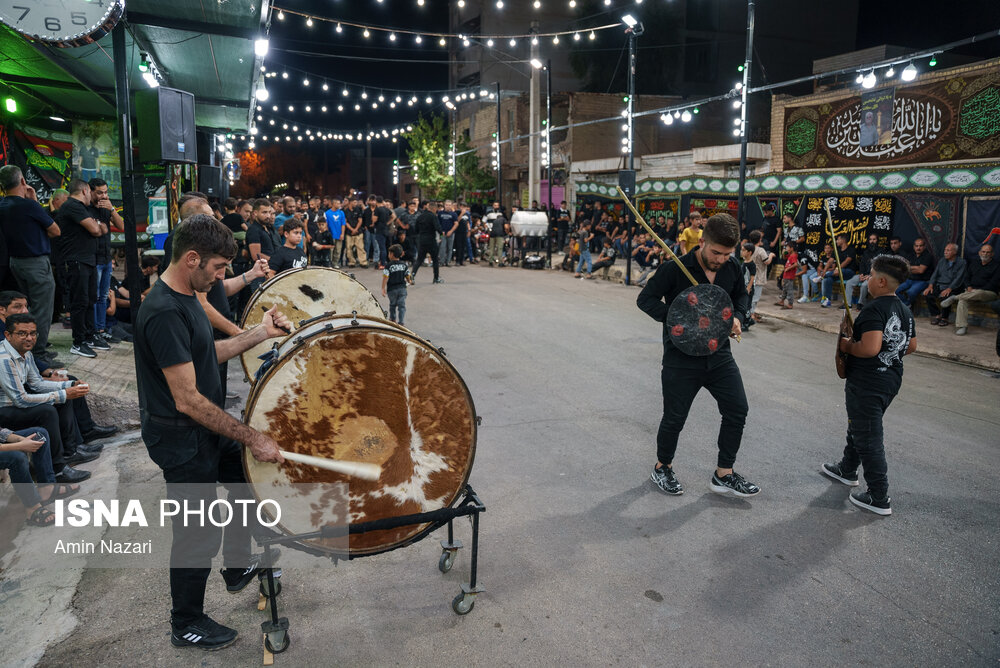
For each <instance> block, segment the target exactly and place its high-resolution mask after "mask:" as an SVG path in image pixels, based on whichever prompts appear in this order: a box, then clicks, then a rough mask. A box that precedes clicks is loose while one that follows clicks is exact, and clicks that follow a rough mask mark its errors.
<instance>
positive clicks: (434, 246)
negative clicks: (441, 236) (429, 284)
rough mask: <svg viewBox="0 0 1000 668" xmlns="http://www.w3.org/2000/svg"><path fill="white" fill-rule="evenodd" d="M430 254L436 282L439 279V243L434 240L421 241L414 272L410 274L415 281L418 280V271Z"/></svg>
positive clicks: (415, 259) (414, 261)
mask: <svg viewBox="0 0 1000 668" xmlns="http://www.w3.org/2000/svg"><path fill="white" fill-rule="evenodd" d="M428 253H430V254H431V263H432V265H433V267H434V280H435V281H436V280H437V279H438V243H437V241H435V240H434V239H421V240H420V246H419V247H418V248H417V255H416V257H414V258H413V271H411V272H410V273H411V274H413V280H414V281H415V280H417V269H420V265H421V264H423V262H424V258H425V257H427V254H428Z"/></svg>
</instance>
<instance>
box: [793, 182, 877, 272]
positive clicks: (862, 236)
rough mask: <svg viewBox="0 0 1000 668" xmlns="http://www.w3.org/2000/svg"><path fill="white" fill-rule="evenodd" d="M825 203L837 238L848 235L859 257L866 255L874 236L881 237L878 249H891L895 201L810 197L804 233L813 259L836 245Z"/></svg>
mask: <svg viewBox="0 0 1000 668" xmlns="http://www.w3.org/2000/svg"><path fill="white" fill-rule="evenodd" d="M825 203H829V205H830V214H831V216H832V217H833V232H834V235H835V236H836V235H840V234H846V235H847V245H848V246H849V247H851V248H854V249H855V250H856V251H858V252H859V253H860V252H862V251H864V250H865V248H867V247H868V234H869V233H871V232H874V233H875V234H877V235H878V237H879V245H881V246H883V247H886V248H887V247H888V246H889V237H891V236H892V226H893V219H894V213H895V200H894V199H893V198H892V197H877V196H866V195H862V196H844V197H832V196H831V197H807V198H806V202H805V220H804V221H803V224H802V229H803V230H804V231H805V233H806V238H805V240H806V251H807V252H810V253H815V255H814V257H816V256H818V255H819V253H821V252H822V251H823V246H824V244H827V243H833V239H831V238H830V233H829V231H828V230H827V224H826V207H825V206H824V204H825Z"/></svg>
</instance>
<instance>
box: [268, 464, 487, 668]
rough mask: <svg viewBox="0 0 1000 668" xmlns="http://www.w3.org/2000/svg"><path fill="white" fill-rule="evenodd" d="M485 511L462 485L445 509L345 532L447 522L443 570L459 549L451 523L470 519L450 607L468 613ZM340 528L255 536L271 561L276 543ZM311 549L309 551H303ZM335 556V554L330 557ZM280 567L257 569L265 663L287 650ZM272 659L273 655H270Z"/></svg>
mask: <svg viewBox="0 0 1000 668" xmlns="http://www.w3.org/2000/svg"><path fill="white" fill-rule="evenodd" d="M485 511H486V506H485V504H483V502H482V500H481V499H480V498H479V496H478V495H477V494H476V492H475V490H473V489H472V487H471V486H470V485H468V484H467V485H466V486H465V489H464V490H463V495H462V497H461V498H460V499H459V500H458V502H457V503H456V504H455V505H454V506H451V507H449V508H442V509H440V510H432V511H430V512H426V513H416V514H414V515H401V516H399V517H387V518H385V519H381V520H374V521H371V522H362V523H361V524H351V525H348V527H347V529H348V534H361V533H368V532H369V531H382V530H385V529H396V528H398V527H403V526H411V525H414V524H431V527H430V529H429V530H428V531H427V532H426V533H424V536H427V535H430V533H432V532H433V531H436V530H438V529H440V528H441V527H442V526H444V525H446V524H447V525H448V540H443V541H441V550H442V551H441V558H440V559H438V570H440V571H441V572H442V573H447V572H448V571H450V570H451V567H452V566H453V565H454V564H455V556H456V553H457V552H458V550H460V549H462V541H460V540H455V531H454V526H453V522H454V520H455V518H457V517H468V518H469V519H470V520H471V522H472V563H471V565H470V570H469V583H468V584H463V585H462V591H461V592H460V593H459V594H458V595H457V596H456V597H455V598H454V599H452V601H451V609H452V610H453V611H454V612H455V614H457V615H466V614H468V613H469V612H470V611H471V610H472V608H473V606H474V605H475V604H476V594H478V593H480V592H482V591H484V590H483V588H482V587H480V586H479V584H478V582H477V580H476V578H477V575H478V573H477V570H478V566H479V515H480V513H483V512H485ZM343 535H344V528H343V527H326V528H323V529H320V530H319V531H312V532H309V533H301V534H295V535H290V536H275V537H271V538H258V539H257V544H258V545H260V546H261V547H263V548H264V558H265V561H264V563H274V556H275V555H274V553H273V552H272V550H273V548H274V546H275V545H277V544H284V543H296V542H299V541H307V540H315V539H318V538H337V537H343ZM307 551H310V552H312V550H307ZM363 556H372V555H354V556H351V557H349V558H350V559H357V558H359V557H363ZM334 559H336V557H334ZM280 577H281V569H280V568H264V569H261V572H260V574H259V575H258V578H259V579H260V593H261V604H260V605H258V608H259V609H261V610H263V609H264V607H263V606H264V605H265V604H266V605H267V606H268V607H270V612H271V619H270V620H269V621H266V622H262V623H261V625H260V628H261V631H263V632H264V649H265V655H264V656H265V661H264V663H265V665H270V661H269V660H268V658H269V656H270V655H271V654H272V653H273V654H279V653H281V652H284V651H285V650H286V649H288V645H289V639H288V626H289V625H288V618H287V617H278V594H280V593H281V581H280V580H279V578H280ZM271 659H272V660H273V657H271Z"/></svg>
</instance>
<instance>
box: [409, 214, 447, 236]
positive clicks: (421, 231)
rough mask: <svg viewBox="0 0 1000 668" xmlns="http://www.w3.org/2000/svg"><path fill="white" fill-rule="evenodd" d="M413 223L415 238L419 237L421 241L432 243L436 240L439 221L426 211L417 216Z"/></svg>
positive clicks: (438, 232) (439, 229)
mask: <svg viewBox="0 0 1000 668" xmlns="http://www.w3.org/2000/svg"><path fill="white" fill-rule="evenodd" d="M415 223H416V227H417V236H419V237H420V240H421V241H430V242H433V241H434V240H435V239H436V238H437V235H438V234H440V233H441V221H439V220H438V217H437V216H435V215H434V214H433V213H431V212H430V211H428V210H427V209H424V210H423V211H421V212H420V213H418V214H417V219H416V221H415Z"/></svg>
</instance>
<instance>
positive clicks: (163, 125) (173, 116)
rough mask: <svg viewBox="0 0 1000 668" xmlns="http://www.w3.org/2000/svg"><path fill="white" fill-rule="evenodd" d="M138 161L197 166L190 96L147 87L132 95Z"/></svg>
mask: <svg viewBox="0 0 1000 668" xmlns="http://www.w3.org/2000/svg"><path fill="white" fill-rule="evenodd" d="M135 118H136V125H137V126H138V131H139V161H140V162H145V163H150V162H155V163H160V164H162V163H166V162H188V163H192V164H197V162H198V144H197V140H196V138H195V126H194V95H192V94H191V93H187V92H185V91H182V90H176V89H173V88H164V87H163V86H159V87H157V88H149V89H147V90H140V91H137V92H136V94H135Z"/></svg>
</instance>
